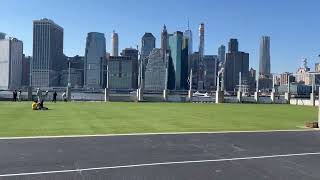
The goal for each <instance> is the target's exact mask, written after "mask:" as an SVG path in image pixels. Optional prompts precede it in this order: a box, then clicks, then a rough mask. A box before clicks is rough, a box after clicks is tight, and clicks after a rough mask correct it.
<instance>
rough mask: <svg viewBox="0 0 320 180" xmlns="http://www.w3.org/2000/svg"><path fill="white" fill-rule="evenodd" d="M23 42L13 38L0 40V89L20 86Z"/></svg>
mask: <svg viewBox="0 0 320 180" xmlns="http://www.w3.org/2000/svg"><path fill="white" fill-rule="evenodd" d="M22 54H23V43H22V41H20V40H18V39H15V38H8V39H1V40H0V89H2V90H8V89H9V90H14V89H19V88H21V82H22Z"/></svg>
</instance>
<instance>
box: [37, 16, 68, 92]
mask: <svg viewBox="0 0 320 180" xmlns="http://www.w3.org/2000/svg"><path fill="white" fill-rule="evenodd" d="M64 60H65V58H64V55H63V28H62V27H60V26H59V25H57V24H55V23H54V22H53V21H52V20H50V19H41V20H35V21H33V60H32V86H33V87H42V88H48V87H56V86H59V72H60V71H61V70H62V69H63V68H64V67H63V66H66V63H65V62H63V61H64Z"/></svg>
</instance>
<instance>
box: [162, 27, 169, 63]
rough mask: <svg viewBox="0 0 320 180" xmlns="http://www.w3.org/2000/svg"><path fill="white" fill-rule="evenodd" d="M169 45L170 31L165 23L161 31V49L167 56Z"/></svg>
mask: <svg viewBox="0 0 320 180" xmlns="http://www.w3.org/2000/svg"><path fill="white" fill-rule="evenodd" d="M168 46H169V40H168V31H167V27H166V25H163V29H162V32H161V50H162V51H163V52H162V54H163V55H164V56H163V57H165V55H166V53H167V50H168V48H169V47H168Z"/></svg>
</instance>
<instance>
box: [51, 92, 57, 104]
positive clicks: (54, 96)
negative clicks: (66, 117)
mask: <svg viewBox="0 0 320 180" xmlns="http://www.w3.org/2000/svg"><path fill="white" fill-rule="evenodd" d="M57 95H58V94H57V92H56V91H54V92H53V95H52V102H54V103H56V102H57Z"/></svg>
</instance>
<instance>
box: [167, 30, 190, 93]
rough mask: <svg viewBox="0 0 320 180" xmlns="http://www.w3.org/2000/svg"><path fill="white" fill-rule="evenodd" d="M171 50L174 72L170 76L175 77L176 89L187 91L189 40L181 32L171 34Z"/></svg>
mask: <svg viewBox="0 0 320 180" xmlns="http://www.w3.org/2000/svg"><path fill="white" fill-rule="evenodd" d="M169 49H170V57H171V60H172V64H173V72H172V73H169V74H170V75H171V74H172V75H173V74H174V76H175V88H174V89H185V88H186V80H187V76H188V72H187V71H188V39H187V38H184V37H183V33H182V32H180V31H177V32H175V33H174V34H170V35H169ZM169 78H171V77H169Z"/></svg>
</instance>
